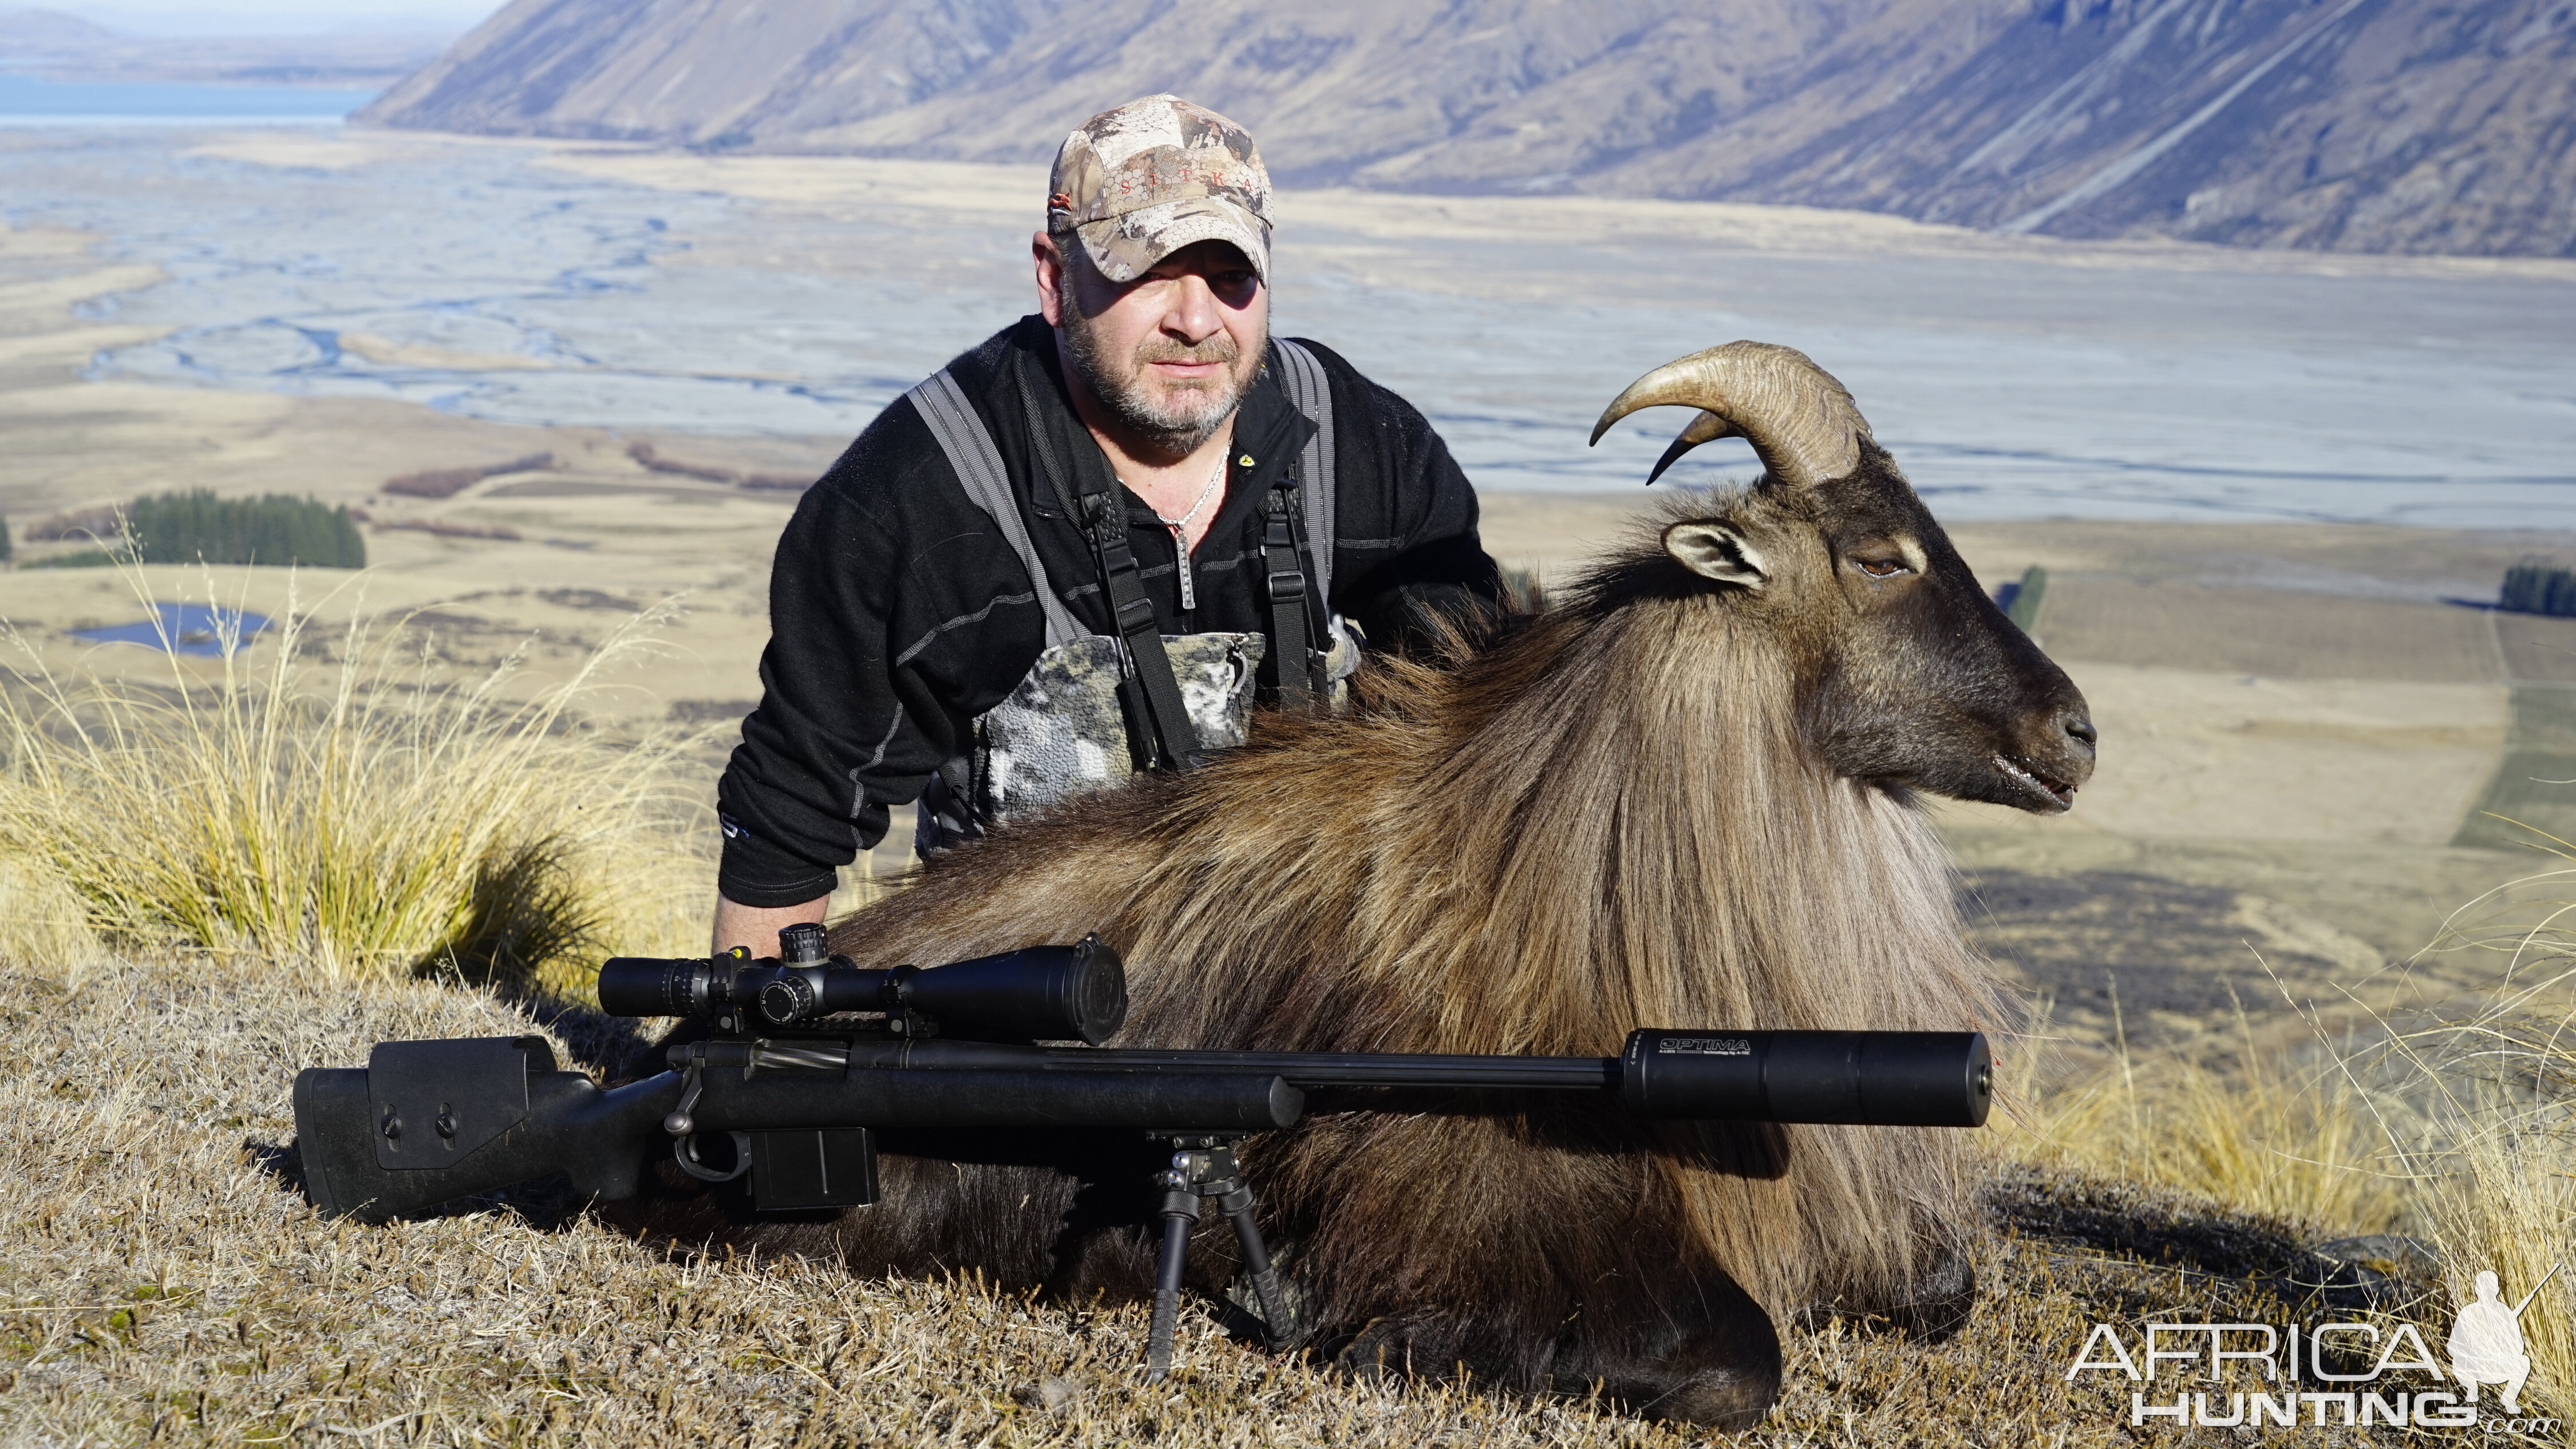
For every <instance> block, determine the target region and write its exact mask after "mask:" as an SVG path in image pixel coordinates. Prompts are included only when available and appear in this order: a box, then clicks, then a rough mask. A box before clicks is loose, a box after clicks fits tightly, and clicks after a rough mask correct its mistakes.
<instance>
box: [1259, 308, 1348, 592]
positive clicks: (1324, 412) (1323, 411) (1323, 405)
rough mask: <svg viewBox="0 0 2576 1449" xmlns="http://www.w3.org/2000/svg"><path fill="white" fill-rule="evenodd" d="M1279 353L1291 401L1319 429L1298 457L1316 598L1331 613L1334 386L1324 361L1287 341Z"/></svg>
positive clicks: (1282, 341)
mask: <svg viewBox="0 0 2576 1449" xmlns="http://www.w3.org/2000/svg"><path fill="white" fill-rule="evenodd" d="M1272 345H1273V346H1275V347H1277V348H1278V349H1279V381H1280V383H1281V385H1282V386H1284V387H1286V388H1287V389H1288V401H1289V403H1290V404H1291V405H1292V406H1294V407H1295V408H1296V409H1297V411H1299V412H1301V413H1304V414H1305V415H1306V416H1307V417H1308V418H1310V419H1312V420H1313V421H1314V424H1315V436H1314V437H1312V438H1310V439H1308V440H1307V442H1306V449H1305V451H1304V452H1302V453H1299V454H1298V455H1297V465H1298V466H1297V491H1298V493H1299V495H1300V497H1299V498H1298V502H1300V503H1301V504H1303V505H1305V506H1304V509H1303V512H1304V514H1305V517H1304V519H1303V520H1302V522H1303V523H1304V524H1305V525H1306V551H1307V553H1309V554H1310V555H1312V562H1313V564H1314V569H1315V596H1316V598H1317V600H1318V601H1319V602H1321V603H1322V605H1323V607H1324V609H1325V611H1326V612H1328V613H1329V612H1330V611H1331V609H1332V603H1331V600H1332V597H1333V538H1334V534H1333V504H1334V501H1335V499H1334V493H1333V385H1332V380H1331V379H1330V378H1328V377H1326V376H1325V375H1324V363H1323V360H1322V359H1321V358H1318V357H1317V356H1315V354H1314V353H1313V352H1311V351H1309V350H1308V349H1306V348H1305V347H1302V346H1300V345H1298V344H1297V343H1294V342H1291V341H1289V340H1288V339H1287V338H1285V337H1281V338H1277V339H1275V340H1274V341H1273V343H1272Z"/></svg>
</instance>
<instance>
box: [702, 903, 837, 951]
mask: <svg viewBox="0 0 2576 1449" xmlns="http://www.w3.org/2000/svg"><path fill="white" fill-rule="evenodd" d="M831 902H832V898H831V897H830V896H828V895H823V896H816V897H815V898H814V899H812V900H810V901H807V902H805V903H804V904H803V905H801V906H746V905H744V904H743V903H742V902H740V901H733V900H727V899H725V897H724V896H723V894H722V893H718V895H717V896H716V931H715V954H716V955H719V956H721V955H723V954H724V953H725V952H727V951H730V950H732V949H733V948H734V947H736V946H748V947H750V948H751V954H752V955H754V956H775V955H777V954H778V933H779V931H781V930H782V929H784V928H786V927H788V926H792V925H795V924H796V923H797V922H799V921H820V920H822V919H823V908H824V907H825V906H828V905H830V904H831Z"/></svg>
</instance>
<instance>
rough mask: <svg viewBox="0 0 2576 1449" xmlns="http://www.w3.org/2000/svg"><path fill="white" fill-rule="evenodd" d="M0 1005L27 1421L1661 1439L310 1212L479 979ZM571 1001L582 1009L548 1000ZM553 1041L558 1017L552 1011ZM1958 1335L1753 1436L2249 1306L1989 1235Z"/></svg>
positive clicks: (1061, 1331)
mask: <svg viewBox="0 0 2576 1449" xmlns="http://www.w3.org/2000/svg"><path fill="white" fill-rule="evenodd" d="M0 1002H5V1006H0V1031H5V1033H6V1038H7V1040H8V1041H9V1043H10V1046H11V1052H12V1055H13V1056H14V1057H15V1058H16V1062H15V1069H14V1070H13V1071H12V1072H11V1073H10V1074H9V1075H8V1077H7V1078H6V1079H5V1081H0V1161H6V1162H8V1163H9V1164H10V1167H11V1170H10V1171H9V1172H8V1173H6V1174H0V1439H5V1440H7V1441H9V1442H15V1443H37V1442H51V1443H59V1444H72V1443H90V1444H120V1443H148V1442H203V1441H217V1440H220V1441H223V1442H234V1443H286V1444H343V1443H351V1442H361V1443H372V1444H438V1445H448V1444H455V1445H463V1444H468V1443H486V1444H489V1443H501V1444H514V1443H531V1444H571V1443H582V1444H611V1443H614V1444H636V1445H660V1444H672V1445H681V1444H686V1445H692V1446H695V1445H707V1444H744V1445H794V1444H809V1443H810V1444H857V1443H870V1444H995V1445H1018V1444H1047V1445H1093V1444H1101V1445H1107V1444H1131V1443H1140V1442H1147V1441H1151V1442H1158V1443H1176V1444H1187V1445H1193V1446H1195V1445H1236V1444H1243V1445H1251V1444H1309V1443H1333V1444H1344V1443H1348V1444H1361V1445H1390V1446H1392V1445H1419V1444H1444V1445H1490V1444H1548V1445H1581V1446H1638V1449H1646V1446H1672V1445H1679V1444H1682V1443H1684V1442H1687V1441H1686V1437H1685V1436H1683V1435H1680V1434H1677V1433H1674V1432H1672V1431H1669V1430H1666V1429H1663V1428H1659V1427H1656V1426H1652V1425H1648V1424H1644V1423H1641V1422H1639V1421H1637V1420H1635V1419H1632V1418H1629V1417H1626V1416H1623V1415H1619V1414H1614V1413H1610V1412H1607V1411H1604V1410H1603V1409H1601V1408H1600V1407H1598V1406H1597V1405H1592V1404H1589V1403H1586V1402H1584V1401H1581V1400H1572V1401H1557V1402H1549V1403H1536V1404H1534V1403H1531V1402H1529V1401H1526V1400H1517V1399H1501V1398H1488V1397H1485V1396H1483V1395H1480V1394H1477V1393H1473V1392H1468V1391H1464V1390H1462V1389H1461V1388H1459V1387H1457V1386H1443V1385H1439V1384H1404V1383H1367V1382H1360V1381H1356V1380H1353V1379H1351V1378H1348V1377H1345V1376H1342V1375H1339V1374H1336V1373H1331V1372H1326V1371H1320V1370H1317V1369H1315V1368H1312V1367H1309V1366H1306V1365H1303V1364H1300V1363H1295V1362H1288V1361H1282V1360H1277V1359H1273V1358H1271V1357H1269V1356H1267V1355H1265V1354H1262V1353H1260V1352H1258V1351H1256V1350H1254V1349H1251V1348H1248V1347H1243V1346H1240V1345H1238V1344H1236V1343H1234V1342H1233V1341H1231V1340H1229V1339H1227V1338H1226V1337H1225V1336H1224V1335H1223V1334H1222V1333H1221V1331H1220V1330H1219V1329H1218V1328H1217V1326H1216V1325H1215V1324H1214V1323H1213V1322H1212V1321H1211V1320H1210V1319H1208V1318H1207V1317H1205V1316H1203V1315H1196V1314H1193V1315H1191V1316H1189V1317H1188V1318H1187V1319H1185V1324H1184V1332H1183V1337H1182V1344H1181V1368H1180V1370H1179V1372H1178V1373H1177V1374H1176V1375H1175V1378H1174V1379H1173V1381H1171V1382H1170V1383H1167V1384H1164V1385H1161V1386H1148V1385H1145V1384H1144V1383H1142V1382H1141V1380H1140V1379H1139V1377H1138V1375H1137V1371H1136V1367H1135V1365H1136V1364H1137V1361H1138V1360H1139V1358H1140V1357H1141V1354H1142V1350H1143V1339H1144V1330H1145V1315H1144V1313H1143V1311H1142V1310H1141V1309H1140V1308H1128V1307H1118V1308H1107V1309H1099V1310H1094V1311H1071V1310H1064V1309H1058V1308H1053V1307H1046V1306H1033V1305H1030V1304H1028V1303H1024V1302H1022V1301H1020V1300H1018V1299H1016V1298H1011V1297H1007V1296H996V1295H994V1294H991V1293H988V1292H984V1291H980V1290H979V1289H978V1288H977V1287H976V1286H975V1285H974V1284H972V1283H971V1282H970V1283H925V1282H894V1283H870V1282H856V1281H852V1280H851V1279H849V1278H848V1277H847V1276H846V1275H844V1274H842V1273H840V1272H838V1271H836V1270H834V1269H832V1268H830V1267H827V1266H821V1265H813V1264H807V1263H800V1262H750V1261H731V1262H727V1261H711V1260H708V1259H705V1258H701V1257H695V1256H692V1255H690V1254H688V1253H686V1252H678V1253H673V1252H669V1251H665V1250H663V1249H661V1248H657V1247H652V1246H647V1245H643V1244H638V1243H635V1242H633V1241H630V1240H628V1239H625V1238H623V1237H621V1236H618V1235H616V1234H614V1233H611V1232H609V1231H608V1230H606V1229H604V1228H602V1227H600V1226H598V1225H597V1224H595V1223H593V1222H591V1221H590V1220H589V1219H587V1218H586V1217H584V1216H582V1215H581V1214H579V1213H578V1212H571V1213H566V1212H562V1211H560V1205H558V1204H553V1203H550V1202H548V1201H547V1200H545V1199H544V1198H542V1197H534V1198H531V1199H529V1200H527V1201H525V1202H521V1203H517V1204H505V1205H500V1206H495V1207H491V1208H488V1209H486V1210H484V1211H480V1212H475V1213H470V1214H464V1215H459V1216H453V1217H447V1218H442V1219H437V1220H433V1221H426V1222H417V1223H409V1224H402V1225H397V1226H394V1227H388V1228H365V1227H357V1226H353V1225H350V1224H347V1223H331V1222H325V1221H322V1220H321V1219H319V1218H318V1217H316V1216H315V1215H314V1214H313V1213H312V1212H311V1210H310V1209H308V1208H307V1207H305V1206H304V1204H303V1201H302V1199H301V1197H300V1196H299V1195H298V1194H297V1192H296V1191H295V1189H294V1188H293V1187H292V1185H291V1183H290V1181H289V1180H288V1178H287V1177H286V1176H284V1175H283V1170H282V1168H281V1166H280V1161H281V1157H282V1148H283V1146H284V1144H285V1143H286V1140H287V1138H288V1136H289V1134H290V1133H291V1131H292V1125H291V1120H290V1117H289V1105H288V1086H289V1083H290V1082H291V1080H292V1078H293V1074H294V1072H295V1071H296V1070H297V1069H298V1068H299V1067H303V1066H307V1065H316V1064H322V1065H345V1064H351V1063H355V1062H360V1061H363V1060H364V1057H363V1052H364V1044H366V1043H370V1042H373V1041H376V1040H379V1039H398V1038H411V1037H426V1036H446V1035H494V1034H503V1033H517V1032H523V1031H527V1030H529V1029H531V1027H530V1018H529V1016H528V1015H527V1014H525V1013H523V1012H522V1011H521V1010H519V1009H517V1008H514V1007H512V1006H511V1005H509V1004H508V1003H506V1002H505V1001H503V1000H501V999H499V998H496V997H493V996H491V995H488V994H481V993H475V992H468V991H461V990H456V989H453V988H449V987H441V986H437V985H433V984H429V983H422V982H408V981H383V980H363V981H357V982H349V983H334V982H331V981H329V980H328V979H326V978H325V977H324V976H323V974H322V973H321V972H319V971H318V970H314V969H312V968H311V967H310V966H309V964H308V963H300V962H263V961H255V960H250V959H246V958H245V959H237V960H232V961H223V960H216V959H211V958H204V957H195V958H185V957H170V958H162V959H157V960H154V961H151V962H148V963H144V964H136V963H133V962H109V963H105V964H102V965H99V966H97V967H95V968H94V969H93V970H92V971H91V972H90V973H89V975H88V977H87V979H86V980H85V981H83V982H82V983H81V985H80V989H78V990H77V991H72V992H68V993H66V992H64V991H63V990H62V989H61V987H60V985H59V984H58V981H56V982H48V981H45V980H41V979H38V978H36V977H33V976H29V975H23V974H21V975H14V976H12V977H11V978H10V979H9V980H8V981H7V983H6V989H5V990H0ZM568 1025H569V1024H568ZM571 1034H575V1035H577V1033H571ZM1983 1267H1984V1272H1985V1275H1986V1277H1987V1280H1988V1282H1989V1283H1990V1285H1991V1291H1990V1292H1989V1294H1988V1296H1987V1299H1986V1301H1985V1303H1984V1304H1983V1305H1982V1306H1981V1308H1980V1311H1979V1317H1978V1320H1977V1322H1976V1324H1975V1326H1974V1327H1972V1328H1971V1329H1970V1330H1969V1331H1968V1332H1967V1333H1966V1334H1965V1335H1963V1336H1962V1337H1960V1338H1958V1339H1955V1340H1953V1341H1951V1342H1949V1343H1946V1344H1941V1345H1934V1346H1922V1345H1910V1344H1907V1343H1905V1342H1904V1341H1902V1340H1900V1339H1896V1338H1891V1337H1886V1336H1880V1335H1874V1334H1869V1333H1864V1332H1858V1331H1855V1330H1854V1329H1852V1328H1851V1327H1850V1326H1848V1325H1826V1326H1824V1327H1822V1328H1819V1329H1813V1330H1806V1331H1797V1332H1792V1333H1791V1334H1790V1335H1789V1343H1788V1348H1789V1353H1790V1358H1791V1363H1790V1372H1789V1389H1788V1396H1787V1399H1786V1401H1785V1402H1784V1403H1783V1405H1782V1406H1781V1408H1780V1410H1779V1411H1778V1412H1776V1413H1775V1414H1774V1416H1773V1418H1772V1421H1771V1423H1770V1424H1769V1425H1768V1426H1766V1428H1765V1429H1764V1430H1763V1431H1762V1432H1761V1433H1760V1434H1758V1435H1757V1436H1755V1441H1756V1442H1769V1443H1780V1444H1838V1445H1839V1444H1848V1445H1871V1446H1877V1445H1889V1444H1900V1443H2072V1444H2082V1443H2107V1442H2112V1441H2114V1440H2115V1439H2118V1438H2120V1437H2121V1436H2122V1435H2124V1434H2125V1430H2123V1429H2118V1428H2115V1424H2116V1423H2118V1422H2121V1421H2124V1420H2125V1418H2126V1406H2127V1395H2126V1392H2125V1389H2126V1385H2125V1384H2123V1385H2120V1386H2119V1388H2120V1390H2121V1391H2120V1392H2117V1393H2114V1392H2113V1390H2112V1386H2110V1385H2107V1384H2098V1383H2088V1384H2085V1385H2082V1386H2070V1385H2067V1384H2065V1383H2063V1382H2062V1381H2061V1376H2062V1374H2063V1371H2064V1368H2065V1366H2066V1364H2067V1363H2069V1362H2070V1361H2071V1359H2072V1357H2073V1355H2074V1354H2075V1352H2076V1351H2077V1349H2078V1348H2079V1347H2080V1345H2081V1343H2082V1341H2083V1337H2084V1334H2085V1333H2086V1331H2087V1330H2088V1328H2089V1326H2090V1324H2091V1323H2092V1322H2094V1321H2095V1320H2097V1319H2099V1318H2103V1317H2115V1318H2117V1319H2118V1321H2122V1322H2127V1323H2132V1324H2134V1323H2135V1322H2137V1321H2140V1319H2141V1317H2142V1316H2143V1315H2145V1314H2151V1313H2160V1312H2181V1313H2190V1314H2194V1315H2210V1314H2216V1315H2221V1316H2222V1321H2223V1316H2224V1315H2227V1314H2237V1313H2250V1312H2256V1311H2261V1308H2260V1305H2258V1304H2253V1303H2249V1302H2245V1301H2240V1300H2241V1299H2242V1296H2243V1295H2241V1294H2239V1295H2238V1296H2237V1297H2233V1298H2231V1297H2229V1296H2228V1295H2229V1294H2230V1293H2233V1292H2234V1291H2235V1290H2234V1289H2232V1288H2230V1287H2229V1286H2228V1285H2227V1284H2225V1283H2224V1282H2222V1281H2221V1280H2217V1279H2210V1278H2205V1277H2201V1276H2196V1275H2193V1274H2191V1273H2176V1272H2173V1271H2170V1270H2168V1269H2146V1268H2137V1267H2131V1266H2123V1265H2122V1264H2121V1263H2119V1262H2118V1261H2117V1260H2115V1259H2113V1258H2110V1257H2105V1256H2102V1255H2099V1254H2093V1253H2088V1252H2082V1251H2071V1250H2066V1249H2062V1248H2058V1247H2052V1246H2051V1245H2048V1244H2045V1243H2036V1242H2027V1241H2023V1240H2019V1239H2014V1238H2011V1237H2005V1238H2002V1239H1999V1240H1998V1241H1997V1242H1995V1243H1993V1244H1991V1245H1989V1247H1988V1248H1987V1249H1986V1256H1985V1261H1984V1265H1983Z"/></svg>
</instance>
